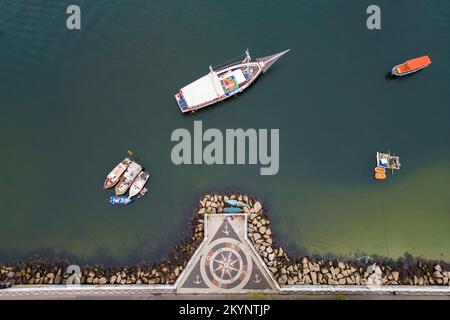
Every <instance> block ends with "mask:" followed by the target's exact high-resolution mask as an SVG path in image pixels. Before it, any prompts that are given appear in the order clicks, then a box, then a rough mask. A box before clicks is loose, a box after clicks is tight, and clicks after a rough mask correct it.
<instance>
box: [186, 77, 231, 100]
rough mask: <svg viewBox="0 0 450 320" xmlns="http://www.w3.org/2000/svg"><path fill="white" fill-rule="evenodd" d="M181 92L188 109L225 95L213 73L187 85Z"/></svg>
mask: <svg viewBox="0 0 450 320" xmlns="http://www.w3.org/2000/svg"><path fill="white" fill-rule="evenodd" d="M181 92H182V93H183V97H184V100H186V103H187V105H188V106H189V107H194V106H198V105H201V104H204V103H206V102H210V101H212V100H215V99H217V98H219V97H221V96H223V95H225V92H224V91H223V88H222V85H221V83H220V81H219V78H218V77H217V74H216V73H215V72H210V73H208V74H207V75H206V76H204V77H201V78H200V79H198V80H196V81H194V82H192V83H191V84H188V85H187V86H185V87H184V88H182V89H181Z"/></svg>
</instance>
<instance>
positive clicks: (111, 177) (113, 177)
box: [103, 158, 131, 189]
mask: <svg viewBox="0 0 450 320" xmlns="http://www.w3.org/2000/svg"><path fill="white" fill-rule="evenodd" d="M130 163H131V159H130V158H125V159H123V161H122V162H120V163H119V164H118V165H117V166H116V167H115V168H114V169H113V170H112V171H111V172H110V173H109V174H108V176H107V177H106V180H105V183H104V184H103V188H104V189H109V188H112V187H114V186H115V185H116V184H117V182H119V179H120V177H121V176H122V175H123V173H124V172H125V170H127V168H128V166H129V165H130Z"/></svg>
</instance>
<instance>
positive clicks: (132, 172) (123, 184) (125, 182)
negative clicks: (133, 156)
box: [115, 161, 142, 196]
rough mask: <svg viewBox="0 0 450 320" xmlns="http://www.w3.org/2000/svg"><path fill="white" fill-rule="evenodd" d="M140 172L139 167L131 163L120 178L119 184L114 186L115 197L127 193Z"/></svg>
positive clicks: (140, 168)
mask: <svg viewBox="0 0 450 320" xmlns="http://www.w3.org/2000/svg"><path fill="white" fill-rule="evenodd" d="M141 171H142V167H141V165H139V164H138V163H136V162H134V161H132V162H131V163H130V165H129V166H128V168H127V170H126V171H125V173H124V174H123V176H122V177H121V178H120V182H119V183H118V184H117V185H116V188H115V191H116V196H120V195H123V194H124V193H125V192H127V190H128V189H129V188H130V186H131V184H132V183H133V181H134V180H135V179H136V177H137V176H138V174H139V173H140V172H141Z"/></svg>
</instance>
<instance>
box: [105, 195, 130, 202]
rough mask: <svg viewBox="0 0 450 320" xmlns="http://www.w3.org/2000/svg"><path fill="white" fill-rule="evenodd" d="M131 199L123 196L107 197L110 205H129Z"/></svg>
mask: <svg viewBox="0 0 450 320" xmlns="http://www.w3.org/2000/svg"><path fill="white" fill-rule="evenodd" d="M131 201H133V200H132V199H130V198H128V197H125V196H111V197H109V203H110V204H129V203H130V202H131Z"/></svg>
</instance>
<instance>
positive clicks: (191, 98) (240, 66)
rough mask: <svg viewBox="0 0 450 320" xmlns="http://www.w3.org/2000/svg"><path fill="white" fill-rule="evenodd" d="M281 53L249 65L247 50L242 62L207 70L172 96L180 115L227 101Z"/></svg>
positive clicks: (259, 59) (282, 53)
mask: <svg viewBox="0 0 450 320" xmlns="http://www.w3.org/2000/svg"><path fill="white" fill-rule="evenodd" d="M289 51H290V50H289V49H288V50H285V51H283V52H279V53H276V54H273V55H270V56H267V57H263V58H258V59H256V60H255V61H252V59H251V57H250V53H249V51H248V50H246V51H245V59H244V60H243V61H238V62H236V63H232V64H229V65H226V66H224V67H222V68H219V69H218V70H214V69H213V68H212V67H211V66H210V67H209V69H210V72H209V73H208V74H207V75H206V76H204V77H201V78H200V79H198V80H196V81H194V82H192V83H191V84H189V85H187V86H185V87H183V88H181V89H180V91H179V92H178V93H177V94H175V99H176V101H177V103H178V106H179V108H180V110H181V112H183V113H185V112H189V111H194V110H198V109H201V108H204V107H207V106H210V105H212V104H215V103H218V102H220V101H223V100H225V99H227V98H230V97H232V96H234V95H236V94H238V93H240V92H242V91H243V90H245V89H247V88H248V87H249V86H250V85H251V84H252V83H253V82H254V81H255V80H256V79H257V78H258V77H259V76H260V75H261V74H263V73H265V72H266V71H267V70H268V69H269V68H270V67H271V66H272V64H274V63H275V62H276V61H277V60H278V59H279V58H281V57H282V56H283V55H285V54H286V53H287V52H289Z"/></svg>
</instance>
